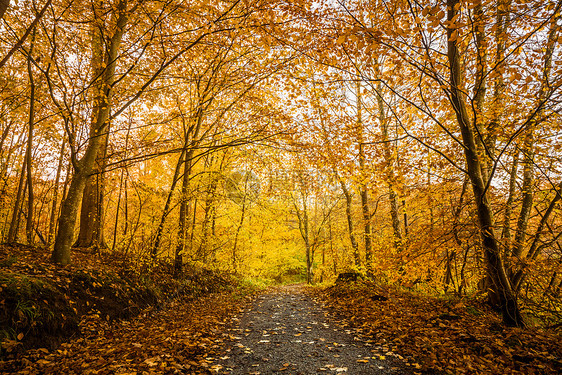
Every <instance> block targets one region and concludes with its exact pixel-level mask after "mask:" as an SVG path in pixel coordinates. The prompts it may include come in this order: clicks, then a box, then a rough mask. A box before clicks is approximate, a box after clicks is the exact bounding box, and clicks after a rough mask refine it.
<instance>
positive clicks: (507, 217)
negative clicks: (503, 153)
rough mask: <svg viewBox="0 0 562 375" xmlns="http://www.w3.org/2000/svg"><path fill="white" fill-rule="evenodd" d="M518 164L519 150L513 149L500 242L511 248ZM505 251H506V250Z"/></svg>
mask: <svg viewBox="0 0 562 375" xmlns="http://www.w3.org/2000/svg"><path fill="white" fill-rule="evenodd" d="M518 165H519V150H516V151H515V155H514V156H513V164H511V171H510V173H509V192H508V195H507V200H506V202H505V211H504V214H503V229H502V242H503V243H504V246H505V248H506V249H511V215H512V212H513V200H514V198H515V187H516V184H517V167H518ZM506 253H507V252H506Z"/></svg>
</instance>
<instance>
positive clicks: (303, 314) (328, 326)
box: [211, 285, 411, 375]
mask: <svg viewBox="0 0 562 375" xmlns="http://www.w3.org/2000/svg"><path fill="white" fill-rule="evenodd" d="M234 320H235V321H238V324H237V325H236V326H234V327H232V328H230V332H229V334H228V337H229V339H228V340H226V342H225V349H224V352H223V353H221V354H220V355H219V357H217V358H216V359H215V360H214V362H212V363H211V369H213V370H215V371H216V373H218V374H233V375H234V374H250V375H251V374H254V375H258V374H260V375H264V374H329V373H332V374H335V373H338V374H407V373H411V371H409V370H408V369H407V368H405V366H404V364H402V363H400V362H398V360H397V359H393V358H388V357H384V356H380V355H379V354H378V353H379V350H380V348H377V347H374V346H371V345H370V344H369V343H368V342H365V341H364V340H363V339H361V338H360V337H357V336H355V335H354V334H353V332H352V331H349V330H347V331H343V330H339V329H338V328H337V326H336V324H335V323H334V322H333V321H331V320H330V319H329V318H328V317H327V311H326V309H324V308H323V307H322V306H321V305H320V304H319V303H318V302H316V301H315V300H314V298H313V297H312V296H311V293H310V292H308V291H307V290H306V289H305V288H304V287H303V286H300V285H290V286H283V287H278V288H274V289H273V290H272V291H271V292H269V293H266V294H263V295H261V296H259V297H258V298H256V300H255V301H254V302H253V304H252V305H251V306H250V307H249V309H247V310H246V311H245V312H243V313H242V314H241V315H240V316H239V317H235V318H234Z"/></svg>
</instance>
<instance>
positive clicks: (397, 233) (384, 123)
mask: <svg viewBox="0 0 562 375" xmlns="http://www.w3.org/2000/svg"><path fill="white" fill-rule="evenodd" d="M377 71H378V65H377ZM376 87H377V88H376V95H377V105H378V109H379V114H378V117H379V123H380V126H381V132H382V146H383V151H384V157H385V162H386V179H387V184H388V192H389V201H390V219H391V221H392V230H393V233H394V247H395V248H396V249H399V248H400V247H401V243H402V231H401V230H400V216H399V214H398V195H397V194H396V186H395V185H396V176H395V174H394V165H395V163H396V160H395V157H394V156H393V152H392V150H391V147H390V139H389V136H388V119H387V118H386V114H385V111H384V101H383V97H382V84H381V82H380V81H379V82H377V86H376Z"/></svg>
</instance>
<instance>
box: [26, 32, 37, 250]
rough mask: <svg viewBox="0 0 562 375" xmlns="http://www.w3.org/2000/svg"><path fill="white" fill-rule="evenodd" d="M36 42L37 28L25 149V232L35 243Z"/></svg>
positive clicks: (29, 242)
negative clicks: (33, 164)
mask: <svg viewBox="0 0 562 375" xmlns="http://www.w3.org/2000/svg"><path fill="white" fill-rule="evenodd" d="M34 44H35V30H33V36H32V38H31V45H30V47H29V52H28V56H27V74H28V76H29V88H30V93H29V126H28V129H29V133H28V135H27V149H26V151H25V162H26V164H27V168H26V171H27V221H26V225H25V233H26V237H27V244H28V245H33V237H34V236H33V204H34V201H35V199H34V198H35V197H34V194H33V176H32V151H33V128H34V125H35V81H34V79H33V69H32V67H31V54H32V53H33V45H34Z"/></svg>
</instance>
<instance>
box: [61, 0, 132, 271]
mask: <svg viewBox="0 0 562 375" xmlns="http://www.w3.org/2000/svg"><path fill="white" fill-rule="evenodd" d="M126 8H127V1H126V0H122V1H120V2H119V6H118V10H117V12H118V14H117V22H116V27H115V30H114V34H113V36H112V37H111V40H110V43H109V46H108V50H107V54H106V59H105V65H106V68H105V70H104V72H103V75H102V76H101V77H100V81H101V82H100V84H101V87H102V90H101V95H100V96H99V97H98V98H97V99H96V100H95V105H94V107H95V111H94V112H95V113H97V116H96V120H95V125H94V126H92V127H91V131H90V138H89V140H88V144H87V146H86V151H85V153H84V156H83V157H82V159H80V160H79V161H78V160H77V161H76V162H75V163H74V165H75V173H74V175H73V177H72V181H71V183H70V187H69V190H68V195H67V196H66V198H65V199H64V202H63V203H62V205H61V214H60V218H59V229H58V231H57V236H56V238H55V245H54V248H53V255H52V259H53V261H54V262H55V263H57V264H60V265H67V264H69V263H70V248H71V246H72V242H73V240H74V229H75V226H76V220H77V217H78V211H79V208H80V203H81V199H82V195H83V193H84V187H85V185H86V180H87V178H88V177H89V176H90V174H91V173H92V170H93V168H94V163H95V161H96V158H97V156H98V151H99V150H100V148H101V147H103V135H104V134H105V133H106V132H107V128H108V125H109V121H108V120H109V107H110V105H111V99H112V97H113V83H114V81H115V68H116V64H117V56H118V52H119V47H120V45H121V39H122V37H123V33H124V31H125V25H126V24H127V9H126ZM74 157H76V156H74Z"/></svg>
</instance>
